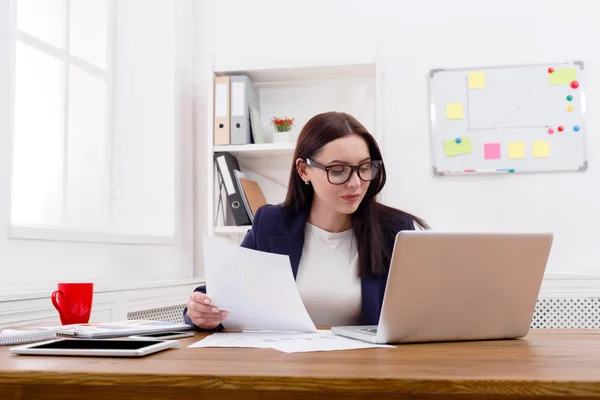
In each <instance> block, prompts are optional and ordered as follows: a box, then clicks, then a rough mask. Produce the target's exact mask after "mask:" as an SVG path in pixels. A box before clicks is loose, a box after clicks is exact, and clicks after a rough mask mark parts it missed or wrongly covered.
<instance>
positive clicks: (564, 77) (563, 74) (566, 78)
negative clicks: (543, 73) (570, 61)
mask: <svg viewBox="0 0 600 400" xmlns="http://www.w3.org/2000/svg"><path fill="white" fill-rule="evenodd" d="M575 80H577V69H576V68H558V69H555V70H554V71H553V72H552V73H548V84H549V85H568V84H570V83H571V82H573V81H575Z"/></svg>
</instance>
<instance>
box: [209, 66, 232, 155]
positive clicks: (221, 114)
mask: <svg viewBox="0 0 600 400" xmlns="http://www.w3.org/2000/svg"><path fill="white" fill-rule="evenodd" d="M229 98H230V79H229V77H228V76H216V77H215V79H214V99H213V100H214V110H213V141H214V144H215V146H218V145H226V144H230V142H231V131H230V122H231V121H230V116H229V113H230V103H229V102H230V100H229Z"/></svg>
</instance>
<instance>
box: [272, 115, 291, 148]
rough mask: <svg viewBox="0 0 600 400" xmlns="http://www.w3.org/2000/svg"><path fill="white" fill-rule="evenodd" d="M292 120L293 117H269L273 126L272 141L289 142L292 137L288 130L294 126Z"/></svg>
mask: <svg viewBox="0 0 600 400" xmlns="http://www.w3.org/2000/svg"><path fill="white" fill-rule="evenodd" d="M294 120H295V118H288V117H287V116H286V117H283V118H277V117H273V118H271V125H273V127H274V128H275V134H274V135H273V142H274V143H281V142H289V141H290V140H291V139H292V137H291V134H290V131H291V130H292V128H293V127H294Z"/></svg>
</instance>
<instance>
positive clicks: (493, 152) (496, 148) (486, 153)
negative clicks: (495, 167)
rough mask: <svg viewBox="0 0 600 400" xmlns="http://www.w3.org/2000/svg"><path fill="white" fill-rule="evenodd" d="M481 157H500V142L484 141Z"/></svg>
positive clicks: (496, 158)
mask: <svg viewBox="0 0 600 400" xmlns="http://www.w3.org/2000/svg"><path fill="white" fill-rule="evenodd" d="M483 157H484V158H485V159H486V160H498V159H500V143H486V144H484V145H483Z"/></svg>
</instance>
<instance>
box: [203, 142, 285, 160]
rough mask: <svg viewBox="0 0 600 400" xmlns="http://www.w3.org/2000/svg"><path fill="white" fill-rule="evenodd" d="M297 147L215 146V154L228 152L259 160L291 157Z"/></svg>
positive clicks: (274, 144)
mask: <svg viewBox="0 0 600 400" xmlns="http://www.w3.org/2000/svg"><path fill="white" fill-rule="evenodd" d="M295 147H296V145H295V143H260V144H238V145H229V146H214V148H213V151H214V152H215V153H216V152H221V151H226V152H229V153H231V154H233V155H234V156H236V157H247V158H259V157H278V156H283V155H291V154H292V153H293V152H294V148H295Z"/></svg>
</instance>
